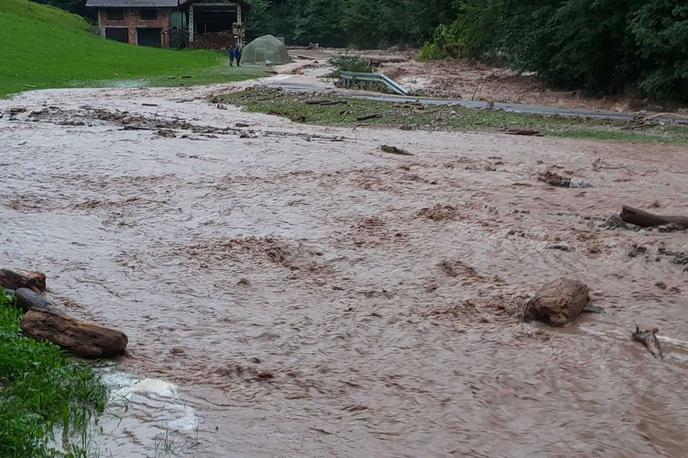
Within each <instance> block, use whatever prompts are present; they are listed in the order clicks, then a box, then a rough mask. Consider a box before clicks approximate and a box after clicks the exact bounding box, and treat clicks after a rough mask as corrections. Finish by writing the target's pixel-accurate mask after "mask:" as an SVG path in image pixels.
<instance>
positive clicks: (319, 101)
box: [304, 99, 346, 107]
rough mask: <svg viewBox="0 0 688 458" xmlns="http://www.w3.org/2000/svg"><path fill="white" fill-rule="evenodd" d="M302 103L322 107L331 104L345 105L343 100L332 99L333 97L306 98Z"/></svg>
mask: <svg viewBox="0 0 688 458" xmlns="http://www.w3.org/2000/svg"><path fill="white" fill-rule="evenodd" d="M304 103H305V104H306V105H320V106H323V107H327V106H332V105H346V101H345V100H333V99H308V100H305V101H304Z"/></svg>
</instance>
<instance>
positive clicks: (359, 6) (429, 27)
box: [251, 0, 688, 101]
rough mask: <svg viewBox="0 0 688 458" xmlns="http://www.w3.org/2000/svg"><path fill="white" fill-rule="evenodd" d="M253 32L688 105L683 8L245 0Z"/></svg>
mask: <svg viewBox="0 0 688 458" xmlns="http://www.w3.org/2000/svg"><path fill="white" fill-rule="evenodd" d="M252 3H253V4H254V11H253V13H252V21H253V22H252V25H251V32H253V33H254V34H261V33H273V34H275V35H280V36H284V37H285V38H286V39H287V41H288V42H289V43H292V44H308V43H310V42H318V43H320V44H321V45H322V46H341V47H343V46H355V47H361V48H375V47H387V46H391V45H410V46H421V45H425V46H424V48H423V51H422V53H421V57H424V58H428V59H434V58H445V57H470V58H475V59H479V60H487V61H491V62H493V63H500V64H505V65H509V66H511V67H514V68H516V69H519V70H523V71H535V72H537V73H538V74H540V75H541V76H543V77H545V78H546V79H548V80H549V81H550V82H551V83H553V84H555V85H557V86H559V87H564V88H571V89H573V88H576V89H579V88H583V89H587V90H589V91H590V92H598V93H599V92H603V93H619V92H623V91H625V90H627V89H638V90H640V91H641V92H642V93H643V94H645V95H647V96H650V97H653V98H656V99H670V98H673V99H677V100H681V101H688V0H378V1H369V0H252Z"/></svg>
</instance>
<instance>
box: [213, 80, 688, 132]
mask: <svg viewBox="0 0 688 458" xmlns="http://www.w3.org/2000/svg"><path fill="white" fill-rule="evenodd" d="M309 99H310V100H309ZM219 100H221V101H223V102H226V103H230V104H234V105H240V106H243V107H246V110H248V111H251V112H254V113H267V114H272V115H277V116H282V117H285V118H288V119H290V120H292V121H295V122H300V123H305V124H318V125H326V126H379V127H396V128H400V129H405V130H452V131H487V132H498V131H504V130H508V129H532V130H537V131H538V132H539V133H540V134H541V135H544V136H548V137H567V138H580V139H590V140H605V141H626V142H660V143H677V144H686V143H688V128H686V127H675V126H661V125H653V124H641V123H635V122H617V121H604V120H593V119H582V118H567V117H557V116H538V115H529V114H520V113H509V112H506V111H483V110H475V109H471V108H462V107H457V106H427V107H423V106H420V105H416V104H411V103H406V104H403V103H402V104H400V103H388V102H378V101H370V100H362V99H353V98H346V97H337V96H328V97H323V96H312V95H308V94H294V93H288V92H283V91H274V90H266V89H260V88H255V89H247V90H245V91H242V92H236V93H231V94H227V95H224V96H221V97H220V98H219ZM318 100H320V101H322V100H328V101H329V102H330V103H327V104H318V103H315V104H312V103H311V104H309V103H306V102H309V101H310V102H313V101H318Z"/></svg>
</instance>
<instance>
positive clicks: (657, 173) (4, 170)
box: [0, 89, 688, 456]
mask: <svg viewBox="0 0 688 458" xmlns="http://www.w3.org/2000/svg"><path fill="white" fill-rule="evenodd" d="M207 95H210V94H209V91H206V90H203V89H187V90H176V89H175V90H169V89H167V90H119V91H118V90H105V91H52V92H43V93H30V94H26V95H23V96H21V97H19V98H16V99H13V100H8V101H2V102H0V111H3V112H6V110H9V109H15V110H16V109H17V108H22V109H24V110H25V111H15V113H14V115H13V116H12V118H11V119H10V117H9V116H8V117H4V118H3V119H0V150H3V151H5V154H3V157H2V159H0V162H1V163H2V167H0V178H1V179H2V182H3V187H2V189H1V190H0V218H2V220H3V226H2V227H3V229H2V235H3V238H4V243H3V244H2V245H1V246H0V250H2V251H1V252H2V258H3V259H4V260H7V259H12V260H13V261H14V262H16V263H17V264H18V265H25V266H29V267H31V268H35V269H41V270H45V272H46V274H48V276H49V277H50V278H51V279H54V280H53V281H52V284H53V285H56V286H55V287H54V288H55V289H56V290H55V291H54V293H55V294H57V295H61V296H64V297H66V298H68V299H69V300H70V301H71V303H73V304H88V306H86V307H76V306H75V307H74V309H73V310H72V311H70V313H72V314H73V315H74V316H76V317H80V318H84V319H95V321H98V322H103V323H111V324H113V325H117V327H118V328H121V329H123V330H124V331H126V332H127V334H128V335H129V340H130V346H129V351H130V353H131V356H130V357H129V358H128V359H126V360H125V361H124V363H123V364H124V366H123V368H124V369H126V370H129V371H132V372H134V373H135V374H138V375H139V376H140V377H141V378H160V379H164V380H168V381H170V382H173V383H176V384H177V385H179V387H180V388H179V389H180V395H183V396H184V397H185V401H184V402H186V403H188V405H190V406H192V407H193V409H194V412H195V415H196V416H197V417H198V426H197V428H196V427H195V426H194V429H195V430H193V431H181V432H179V434H180V439H179V440H178V443H179V444H184V446H183V447H180V449H179V450H178V451H179V453H181V454H188V455H190V456H194V455H195V456H218V455H219V454H223V455H229V456H275V455H294V454H300V455H307V456H322V455H339V456H372V455H374V456H420V455H422V456H447V455H451V454H454V455H456V456H462V455H474V456H514V455H518V456H520V455H534V456H571V455H572V454H580V455H586V456H587V455H603V456H625V455H628V454H632V455H638V456H640V455H642V456H655V455H661V454H664V455H669V456H683V455H685V454H686V453H687V452H688V443H686V435H685V424H686V423H687V422H688V414H687V413H686V411H685V409H683V408H682V406H683V405H684V404H685V401H684V397H685V392H686V389H688V381H687V380H686V377H685V373H686V365H687V364H688V354H687V353H686V352H687V350H686V348H685V347H684V346H683V345H684V344H683V342H685V341H688V318H687V317H686V314H685V302H686V294H688V293H687V292H686V290H687V288H688V287H686V278H687V277H686V275H688V274H687V273H686V272H684V271H683V268H684V266H683V265H679V264H675V263H673V262H672V259H671V258H670V257H668V256H658V258H659V260H657V259H655V258H654V257H646V256H635V257H631V256H628V252H629V250H631V249H632V248H633V246H634V245H643V246H645V247H647V249H648V252H649V253H654V252H655V251H657V250H658V249H659V248H660V247H661V248H663V249H664V250H668V251H671V252H685V251H686V246H687V244H688V234H686V233H685V232H674V233H661V232H658V231H631V230H624V229H617V230H610V229H608V228H606V227H604V226H603V223H604V221H605V219H606V218H607V217H608V216H609V215H611V214H613V213H618V211H619V209H620V208H621V207H622V206H623V205H627V204H633V205H634V206H637V207H640V208H645V209H648V208H650V207H654V206H655V205H659V206H661V207H662V208H661V209H655V210H653V211H656V212H664V213H674V214H686V213H688V207H687V206H686V203H685V202H684V200H683V199H682V198H681V197H682V195H683V187H684V183H685V173H684V172H682V170H686V169H688V157H687V156H686V155H685V148H681V147H670V146H662V145H634V144H608V143H604V144H603V143H594V142H574V141H562V140H554V139H546V138H528V137H514V136H507V135H500V134H489V135H488V134H461V133H445V132H433V133H426V132H420V131H415V132H408V131H399V130H384V129H340V128H324V127H312V126H302V125H295V124H292V123H290V122H288V121H286V120H283V119H279V118H275V117H269V116H264V115H256V114H249V113H242V112H240V111H239V110H238V109H237V108H234V107H231V106H225V107H223V108H224V109H220V108H218V106H217V105H216V104H210V103H208V102H207V101H206V100H205V99H204V98H203V97H205V96H207ZM85 100H88V102H87V103H85V102H84V101H85ZM84 105H88V107H84ZM50 107H57V108H55V109H52V108H50ZM46 108H47V112H45V113H46V114H45V115H35V116H32V115H31V114H32V113H35V112H42V111H43V110H46ZM125 112H126V115H125V116H128V117H129V119H130V120H131V122H130V123H128V125H133V126H136V128H125V127H126V125H127V124H125V123H123V122H122V118H121V113H125ZM103 113H110V114H112V113H120V115H117V116H112V115H108V116H101V115H100V114H103ZM65 119H68V120H74V121H77V122H72V123H65V122H64V120H65ZM161 122H163V123H172V124H164V126H163V127H161V126H160V123H161ZM81 123H83V124H81ZM237 124H241V125H247V126H249V127H237ZM199 126H201V127H202V129H203V131H198V130H197V129H198V127H199ZM161 128H164V129H169V130H171V131H172V132H173V134H174V136H167V135H164V136H161V135H159V134H158V131H159V130H160V129H161ZM248 131H250V135H244V136H242V132H248ZM381 145H394V146H396V147H399V148H402V149H403V150H405V151H408V152H409V153H411V154H412V156H400V155H393V154H386V153H384V152H382V151H380V149H379V148H380V146H381ZM552 167H555V169H556V170H558V171H560V173H565V174H567V175H570V176H576V177H580V178H581V179H583V180H584V181H585V182H586V183H590V185H591V186H592V187H591V188H586V189H571V188H555V187H552V186H549V185H548V184H546V183H543V182H540V181H539V180H538V175H539V174H540V173H542V172H544V171H545V170H548V169H549V168H552ZM562 245H566V246H567V247H568V248H569V249H567V250H561V249H553V248H552V246H562ZM568 275H575V276H576V277H578V278H580V279H581V280H582V281H584V282H585V283H587V284H588V285H589V286H590V287H591V289H592V291H593V299H594V301H595V304H596V305H599V306H602V307H604V308H605V310H606V311H607V313H606V314H605V315H596V316H585V317H583V318H582V321H581V322H580V323H579V324H578V325H576V326H574V327H571V328H565V329H564V330H563V331H557V330H552V329H546V328H540V327H539V326H537V325H525V324H519V323H518V304H519V301H520V300H522V299H525V298H527V297H528V294H529V293H531V292H533V291H534V290H536V289H537V288H539V287H540V286H541V285H542V284H543V283H545V282H546V281H548V280H551V279H554V278H557V277H560V276H568ZM658 282H662V283H663V284H664V286H665V287H663V288H662V287H658V286H657V283H658ZM58 285H59V286H58ZM634 322H640V323H649V324H650V325H652V326H657V327H659V328H660V329H661V334H662V335H665V336H668V337H671V338H672V339H673V344H667V345H665V346H663V351H664V356H665V359H664V361H659V360H655V359H654V358H652V357H651V356H650V355H649V354H648V353H647V351H646V350H645V349H644V348H642V347H639V346H638V345H636V344H634V343H633V342H631V340H630V332H631V331H632V330H633V329H634V328H635V327H634V326H633V323H634ZM130 432H131V434H123V435H122V436H121V437H119V438H118V444H119V445H120V446H124V445H122V444H126V446H127V447H133V448H134V449H136V447H137V444H136V442H137V441H139V442H141V443H142V444H143V445H140V446H139V448H143V449H144V450H145V451H146V452H145V453H147V454H148V455H150V456H154V451H155V450H154V449H155V447H154V444H147V443H146V442H145V441H144V440H143V439H144V437H141V436H143V435H145V432H144V431H137V430H136V429H135V428H134V430H132V431H130Z"/></svg>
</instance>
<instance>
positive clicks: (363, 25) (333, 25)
mask: <svg viewBox="0 0 688 458" xmlns="http://www.w3.org/2000/svg"><path fill="white" fill-rule="evenodd" d="M454 2H455V0H376V1H370V0H252V1H251V3H252V4H253V11H252V13H251V25H250V31H251V32H252V33H253V34H255V35H260V34H262V33H271V34H274V35H279V36H283V37H285V38H286V39H287V42H288V43H291V44H309V43H312V42H313V43H319V44H320V45H321V46H336V47H346V46H355V47H360V48H377V47H388V46H393V45H410V46H418V45H422V44H423V43H424V42H425V41H427V40H429V39H430V38H432V36H433V33H434V31H435V29H436V28H437V27H438V26H439V25H440V24H446V23H449V22H451V21H452V19H453V18H454V17H455V16H454V11H455V8H454Z"/></svg>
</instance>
